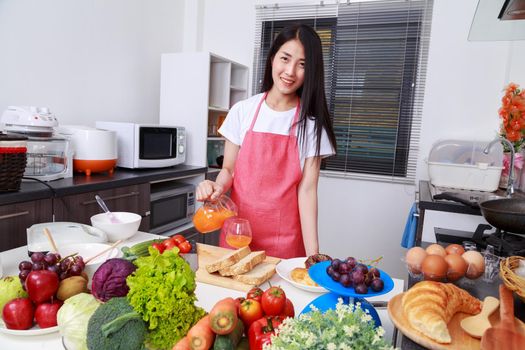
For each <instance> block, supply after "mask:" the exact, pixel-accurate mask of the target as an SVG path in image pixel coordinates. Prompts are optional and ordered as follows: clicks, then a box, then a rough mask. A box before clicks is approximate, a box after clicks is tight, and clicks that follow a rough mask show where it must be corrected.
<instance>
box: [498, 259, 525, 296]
mask: <svg viewBox="0 0 525 350" xmlns="http://www.w3.org/2000/svg"><path fill="white" fill-rule="evenodd" d="M520 260H524V261H525V258H524V257H521V256H509V257H508V258H506V259H502V260H501V261H500V263H499V274H500V276H501V279H502V280H503V282H504V283H505V286H507V288H509V289H510V290H511V291H513V292H515V293H516V294H517V295H518V296H519V297H520V298H521V300H523V301H524V302H525V278H523V277H520V276H518V275H517V274H516V273H515V272H514V270H515V269H517V268H518V266H519V265H520Z"/></svg>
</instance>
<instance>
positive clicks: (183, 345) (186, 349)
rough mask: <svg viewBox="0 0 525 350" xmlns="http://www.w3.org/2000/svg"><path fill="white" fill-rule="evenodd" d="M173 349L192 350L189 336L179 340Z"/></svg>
mask: <svg viewBox="0 0 525 350" xmlns="http://www.w3.org/2000/svg"><path fill="white" fill-rule="evenodd" d="M171 350H190V341H189V340H188V337H184V338H182V339H181V340H179V341H178V342H177V344H175V346H174V347H173V349H171Z"/></svg>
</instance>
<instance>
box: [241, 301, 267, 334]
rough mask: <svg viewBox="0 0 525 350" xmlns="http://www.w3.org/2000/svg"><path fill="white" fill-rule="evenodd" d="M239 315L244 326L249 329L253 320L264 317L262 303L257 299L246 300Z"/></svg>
mask: <svg viewBox="0 0 525 350" xmlns="http://www.w3.org/2000/svg"><path fill="white" fill-rule="evenodd" d="M239 316H240V317H241V320H242V321H243V322H244V326H245V327H246V328H247V329H248V328H249V327H250V325H251V324H252V323H253V322H255V321H257V320H258V319H260V318H261V317H263V310H262V308H261V304H260V303H259V302H258V301H257V300H251V299H246V300H244V301H243V302H242V303H241V308H240V309H239Z"/></svg>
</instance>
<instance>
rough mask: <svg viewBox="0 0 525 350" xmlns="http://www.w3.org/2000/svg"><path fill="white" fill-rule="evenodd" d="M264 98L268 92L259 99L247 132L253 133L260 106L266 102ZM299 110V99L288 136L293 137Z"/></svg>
mask: <svg viewBox="0 0 525 350" xmlns="http://www.w3.org/2000/svg"><path fill="white" fill-rule="evenodd" d="M266 96H268V91H266V92H265V93H264V95H263V97H262V98H261V101H259V104H258V105H257V109H256V110H255V115H254V116H253V119H252V123H251V125H250V129H249V131H253V126H254V125H255V122H256V121H257V117H258V116H259V111H260V110H261V106H262V104H263V102H264V100H266ZM300 110H301V99H299V100H297V107H296V108H295V114H294V116H293V120H292V125H291V129H290V135H294V136H295V130H296V129H297V121H298V120H299V111H300Z"/></svg>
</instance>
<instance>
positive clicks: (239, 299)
mask: <svg viewBox="0 0 525 350" xmlns="http://www.w3.org/2000/svg"><path fill="white" fill-rule="evenodd" d="M244 300H246V298H244V297H237V298H235V299H233V301H235V307H236V308H237V314H238V315H240V314H241V304H242V302H243V301H244Z"/></svg>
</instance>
